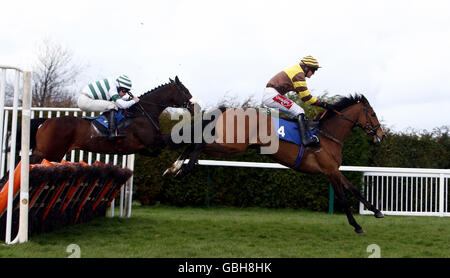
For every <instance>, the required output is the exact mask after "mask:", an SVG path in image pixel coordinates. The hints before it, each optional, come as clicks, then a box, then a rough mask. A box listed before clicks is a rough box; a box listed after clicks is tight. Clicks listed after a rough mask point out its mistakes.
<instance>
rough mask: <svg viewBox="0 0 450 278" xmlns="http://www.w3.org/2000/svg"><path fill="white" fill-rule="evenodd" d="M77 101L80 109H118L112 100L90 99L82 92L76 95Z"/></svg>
mask: <svg viewBox="0 0 450 278" xmlns="http://www.w3.org/2000/svg"><path fill="white" fill-rule="evenodd" d="M77 103H78V107H79V108H80V109H81V110H83V111H87V112H105V111H108V110H111V109H115V110H117V109H118V108H117V106H116V104H115V103H114V102H112V101H107V100H102V99H92V98H90V97H88V96H86V95H83V94H81V95H80V96H79V97H78V101H77Z"/></svg>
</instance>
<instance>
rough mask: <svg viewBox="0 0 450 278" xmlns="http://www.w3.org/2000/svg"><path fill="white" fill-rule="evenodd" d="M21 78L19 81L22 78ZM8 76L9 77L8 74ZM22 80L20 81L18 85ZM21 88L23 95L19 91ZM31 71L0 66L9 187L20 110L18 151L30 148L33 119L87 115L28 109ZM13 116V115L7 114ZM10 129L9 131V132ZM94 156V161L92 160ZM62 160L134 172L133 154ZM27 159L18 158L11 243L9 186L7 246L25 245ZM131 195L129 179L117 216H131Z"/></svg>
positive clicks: (3, 162)
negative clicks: (9, 95)
mask: <svg viewBox="0 0 450 278" xmlns="http://www.w3.org/2000/svg"><path fill="white" fill-rule="evenodd" d="M7 71H8V74H9V71H13V74H14V83H13V85H14V97H13V106H12V107H5V99H6V81H7ZM21 75H22V78H21ZM8 76H9V75H8ZM21 81H22V82H21ZM21 88H22V94H21V92H20V91H21V90H20V89H21ZM20 95H22V107H19V97H20ZM31 97H32V96H31V72H28V71H24V70H22V69H20V68H17V67H13V66H4V65H0V147H1V151H0V175H1V177H3V176H4V174H5V172H6V171H7V170H9V184H11V185H13V184H14V170H15V162H16V161H15V157H16V148H14V147H12V146H15V145H16V139H17V124H18V120H17V118H18V111H22V119H21V120H22V142H21V149H22V150H29V149H30V147H29V146H30V119H32V118H36V117H47V118H51V117H59V116H61V114H62V113H64V115H71V116H75V117H77V116H87V114H86V112H82V111H81V110H80V109H78V108H37V107H33V108H32V107H31ZM10 114H12V115H10ZM10 116H11V126H9V122H10V121H9V120H10V119H9V117H10ZM89 116H95V113H90V115H89ZM9 128H10V129H9ZM8 131H10V134H11V140H10V146H11V148H10V153H9V155H7V152H6V149H7V147H8V142H6V140H5V139H6V137H7V135H8ZM94 156H95V158H94ZM64 159H65V160H69V161H71V162H76V161H80V160H83V161H85V162H87V163H88V164H92V163H94V162H95V161H101V162H104V163H106V164H108V163H111V160H112V164H113V165H120V164H121V165H122V167H127V168H129V169H130V170H132V171H133V170H134V155H128V156H127V155H113V156H112V158H111V155H100V154H94V153H91V152H88V153H87V157H85V153H84V151H71V153H70V154H69V157H67V156H66V157H64ZM28 175H29V156H28V155H22V156H21V182H20V213H19V215H20V216H19V231H18V235H17V237H16V238H15V239H14V240H11V223H12V205H13V202H12V201H13V186H9V187H8V204H7V212H6V213H7V216H6V235H5V242H6V243H7V244H13V243H17V242H20V243H21V242H26V241H27V240H28V203H29V200H28V198H29V196H28V194H29V193H28V192H29V190H28V189H29V188H28V186H29V180H28ZM132 193H133V177H131V178H130V179H129V180H128V182H127V183H126V185H125V186H124V187H122V188H121V190H120V204H119V205H120V207H119V213H120V216H121V217H122V216H125V217H130V216H131V204H132ZM114 208H115V203H114V201H113V202H112V203H111V209H110V216H111V217H113V216H114V210H115V209H114Z"/></svg>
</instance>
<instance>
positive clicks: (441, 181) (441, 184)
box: [439, 174, 444, 217]
mask: <svg viewBox="0 0 450 278" xmlns="http://www.w3.org/2000/svg"><path fill="white" fill-rule="evenodd" d="M439 216H441V217H443V216H444V174H440V175H439Z"/></svg>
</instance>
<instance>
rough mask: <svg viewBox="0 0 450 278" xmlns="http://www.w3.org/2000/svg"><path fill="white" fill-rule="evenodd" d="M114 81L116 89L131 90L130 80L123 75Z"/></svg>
mask: <svg viewBox="0 0 450 278" xmlns="http://www.w3.org/2000/svg"><path fill="white" fill-rule="evenodd" d="M116 81H117V87H119V88H125V89H128V90H131V80H130V78H129V77H128V76H126V75H125V74H122V75H121V76H119V77H117V79H116Z"/></svg>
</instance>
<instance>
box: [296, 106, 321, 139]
mask: <svg viewBox="0 0 450 278" xmlns="http://www.w3.org/2000/svg"><path fill="white" fill-rule="evenodd" d="M307 120H308V118H306V116H305V114H303V113H301V114H300V115H298V118H297V121H298V129H299V131H300V137H301V138H302V143H303V145H304V146H305V147H306V146H318V145H319V138H317V136H316V135H311V138H309V137H308V136H307V135H306V121H307Z"/></svg>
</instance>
